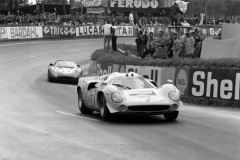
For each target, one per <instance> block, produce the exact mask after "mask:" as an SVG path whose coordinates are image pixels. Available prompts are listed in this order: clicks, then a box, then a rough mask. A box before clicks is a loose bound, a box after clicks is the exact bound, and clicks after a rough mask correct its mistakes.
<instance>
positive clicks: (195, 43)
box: [135, 26, 204, 59]
mask: <svg viewBox="0 0 240 160" xmlns="http://www.w3.org/2000/svg"><path fill="white" fill-rule="evenodd" d="M203 40H204V37H202V36H201V34H200V32H199V30H198V29H197V28H195V29H194V31H193V32H187V33H185V34H182V33H181V31H180V30H179V31H178V32H170V33H169V34H168V33H165V32H164V31H162V30H159V35H158V37H154V34H153V32H150V33H148V32H147V31H144V29H143V28H142V27H141V26H140V27H139V32H138V34H137V38H136V41H135V42H136V45H137V51H138V54H139V56H140V57H142V58H145V57H146V55H148V54H151V57H152V58H154V59H155V58H161V59H167V58H176V57H188V58H198V57H200V53H201V47H202V41H203Z"/></svg>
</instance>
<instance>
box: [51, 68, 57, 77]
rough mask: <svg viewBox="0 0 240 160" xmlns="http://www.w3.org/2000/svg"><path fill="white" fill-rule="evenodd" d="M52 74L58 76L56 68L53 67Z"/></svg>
mask: <svg viewBox="0 0 240 160" xmlns="http://www.w3.org/2000/svg"><path fill="white" fill-rule="evenodd" d="M52 76H54V77H57V76H58V74H57V71H56V69H52Z"/></svg>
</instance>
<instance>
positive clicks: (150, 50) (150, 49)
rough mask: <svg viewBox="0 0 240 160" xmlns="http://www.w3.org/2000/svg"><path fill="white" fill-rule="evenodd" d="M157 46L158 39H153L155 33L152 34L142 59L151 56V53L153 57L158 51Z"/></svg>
mask: <svg viewBox="0 0 240 160" xmlns="http://www.w3.org/2000/svg"><path fill="white" fill-rule="evenodd" d="M155 44H156V39H155V38H154V37H153V32H150V33H149V38H148V42H147V45H146V50H145V52H144V53H143V54H142V56H141V57H142V58H145V57H146V55H147V54H149V53H151V56H153V53H155V51H156V48H155Z"/></svg>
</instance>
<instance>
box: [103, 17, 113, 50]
mask: <svg viewBox="0 0 240 160" xmlns="http://www.w3.org/2000/svg"><path fill="white" fill-rule="evenodd" d="M111 27H112V25H111V24H110V21H107V23H106V24H105V25H104V26H103V31H104V51H107V52H109V51H110V41H111Z"/></svg>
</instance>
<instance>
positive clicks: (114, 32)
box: [111, 22, 118, 51]
mask: <svg viewBox="0 0 240 160" xmlns="http://www.w3.org/2000/svg"><path fill="white" fill-rule="evenodd" d="M111 36H112V50H113V51H117V36H118V33H117V26H115V23H114V22H112V27H111Z"/></svg>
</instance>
